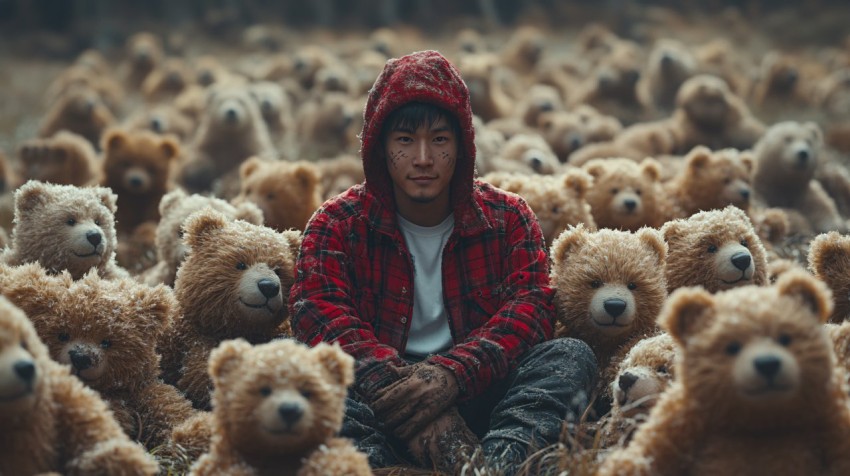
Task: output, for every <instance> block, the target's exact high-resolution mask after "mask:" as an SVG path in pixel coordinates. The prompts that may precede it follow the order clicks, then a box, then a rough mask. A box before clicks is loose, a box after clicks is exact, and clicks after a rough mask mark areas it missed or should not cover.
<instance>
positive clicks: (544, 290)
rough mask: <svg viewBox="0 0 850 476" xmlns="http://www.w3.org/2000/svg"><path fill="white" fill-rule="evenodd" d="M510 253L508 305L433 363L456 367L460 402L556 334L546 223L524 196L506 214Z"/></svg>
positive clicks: (435, 357) (507, 262)
mask: <svg viewBox="0 0 850 476" xmlns="http://www.w3.org/2000/svg"><path fill="white" fill-rule="evenodd" d="M505 226H506V227H507V229H506V234H505V236H506V239H507V240H508V243H507V248H506V249H507V256H506V257H505V262H504V267H503V269H505V270H506V272H505V276H504V278H503V280H502V285H501V286H502V289H503V290H504V292H505V296H504V298H503V299H502V306H501V307H500V309H499V310H498V311H497V312H496V313H495V315H493V317H492V318H490V319H489V320H488V321H487V322H486V323H485V324H484V325H483V326H481V327H480V328H478V329H476V330H475V331H473V332H472V333H470V334H469V335H468V337H467V339H466V340H465V341H464V342H463V343H460V344H458V345H455V346H454V347H452V348H451V349H449V350H448V351H446V352H444V353H441V354H436V355H433V356H431V357H430V358H429V361H430V362H432V363H435V364H438V365H441V366H443V367H446V368H448V369H450V370H452V371H453V372H454V374H455V376H456V377H457V379H458V385H459V387H460V389H461V392H460V398H459V399H460V401H466V400H469V399H472V398H474V397H476V396H478V395H480V394H481V393H482V392H484V391H485V390H486V389H487V388H488V387H489V386H490V385H491V384H492V383H493V382H494V381H497V380H499V379H502V378H505V377H506V376H507V374H508V373H509V372H510V371H512V370H513V369H514V368H515V366H516V363H517V361H518V359H519V358H520V357H521V356H522V355H523V354H525V353H526V352H527V351H528V350H530V349H531V348H532V347H534V346H535V345H537V344H539V343H541V342H543V341H546V340H549V339H551V338H552V336H553V333H554V319H555V314H554V312H555V311H554V307H553V304H552V298H553V296H554V290H553V289H552V287H551V286H550V285H549V257H548V254H547V252H546V244H545V241H544V239H543V233H542V231H541V230H540V225H539V224H538V222H537V219H536V218H535V217H534V214H533V213H532V212H531V209H530V208H528V205H527V204H526V203H525V201H523V200H521V199H520V200H518V201H517V202H516V211H515V213H509V214H508V215H507V216H506V224H505Z"/></svg>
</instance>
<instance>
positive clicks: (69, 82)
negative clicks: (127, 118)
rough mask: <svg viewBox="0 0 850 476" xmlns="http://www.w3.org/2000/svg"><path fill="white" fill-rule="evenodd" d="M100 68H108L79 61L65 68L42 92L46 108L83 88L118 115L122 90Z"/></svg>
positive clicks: (109, 74)
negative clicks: (73, 91) (91, 92)
mask: <svg viewBox="0 0 850 476" xmlns="http://www.w3.org/2000/svg"><path fill="white" fill-rule="evenodd" d="M101 60H103V58H101ZM94 61H99V60H94ZM103 61H105V60H103ZM101 68H108V66H107V65H106V64H99V65H93V64H89V63H80V61H79V60H78V61H77V62H75V63H74V64H73V65H71V66H69V67H67V68H65V69H64V70H63V71H62V72H61V73H59V75H58V76H56V78H55V79H54V80H53V82H51V83H50V85H49V86H48V87H47V90H46V91H45V92H44V102H45V104H47V105H48V106H49V105H51V104H53V103H54V102H56V101H57V100H59V99H60V98H62V96H64V95H65V94H66V93H68V92H69V91H71V90H73V89H75V88H84V89H90V90H92V91H94V92H96V93H97V94H98V96H100V98H102V99H103V102H104V104H106V106H107V107H108V108H109V111H110V112H112V113H113V114H115V115H118V114H119V113H120V112H121V103H122V101H123V99H124V97H125V95H124V94H125V93H124V90H123V88H122V87H121V85H120V84H119V83H118V82H117V81H115V80H114V79H113V78H112V73H111V71H100V69H101Z"/></svg>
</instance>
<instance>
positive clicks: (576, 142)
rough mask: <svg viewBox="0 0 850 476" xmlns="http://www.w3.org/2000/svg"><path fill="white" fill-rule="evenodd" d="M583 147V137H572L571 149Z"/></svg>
mask: <svg viewBox="0 0 850 476" xmlns="http://www.w3.org/2000/svg"><path fill="white" fill-rule="evenodd" d="M579 147H581V136H579V135H577V134H574V135H572V136H570V148H571V149H573V150H575V149H578V148H579Z"/></svg>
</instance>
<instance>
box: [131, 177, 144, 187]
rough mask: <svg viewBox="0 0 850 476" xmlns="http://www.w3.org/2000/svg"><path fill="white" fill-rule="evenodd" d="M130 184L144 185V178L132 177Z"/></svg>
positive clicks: (135, 185)
mask: <svg viewBox="0 0 850 476" xmlns="http://www.w3.org/2000/svg"><path fill="white" fill-rule="evenodd" d="M130 185H132V186H133V187H141V186H142V178H141V177H130Z"/></svg>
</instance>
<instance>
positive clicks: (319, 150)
mask: <svg viewBox="0 0 850 476" xmlns="http://www.w3.org/2000/svg"><path fill="white" fill-rule="evenodd" d="M356 115H357V109H356V108H355V106H354V102H353V101H352V99H351V98H350V97H349V96H348V95H347V94H343V93H328V94H322V95H318V96H316V97H314V98H313V99H311V100H309V101H307V103H305V104H304V105H302V106H301V108H300V109H299V110H298V114H297V115H296V119H297V124H296V126H295V129H296V134H297V137H298V141H299V157H301V158H303V159H307V160H317V159H321V158H324V157H335V156H337V155H339V154H340V153H344V152H352V150H351V149H352V146H353V144H354V140H355V139H356V134H355V133H354V121H355V119H356V118H355V116H356Z"/></svg>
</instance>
